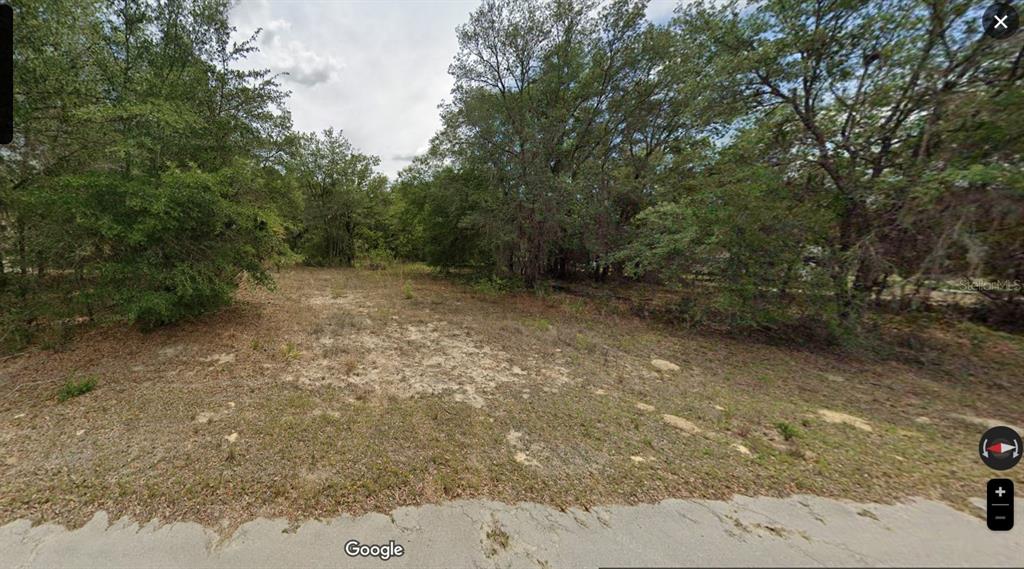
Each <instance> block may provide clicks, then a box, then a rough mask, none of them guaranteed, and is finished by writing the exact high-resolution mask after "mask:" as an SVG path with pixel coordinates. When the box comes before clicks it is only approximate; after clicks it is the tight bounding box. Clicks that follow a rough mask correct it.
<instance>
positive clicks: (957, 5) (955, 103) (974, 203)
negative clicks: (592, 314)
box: [395, 0, 1024, 331]
mask: <svg viewBox="0 0 1024 569" xmlns="http://www.w3.org/2000/svg"><path fill="white" fill-rule="evenodd" d="M644 7H645V2H642V1H635V0H619V1H612V2H606V3H600V4H599V3H596V2H590V3H587V2H583V3H581V2H573V1H568V0H565V1H558V0H556V1H553V2H539V1H533V2H531V1H517V2H506V1H497V0H487V1H485V2H483V4H482V5H481V6H480V7H479V8H478V9H477V10H476V11H475V12H474V13H473V15H472V17H471V19H470V21H469V22H468V23H467V24H466V25H464V26H463V27H461V28H460V29H459V31H458V37H459V52H458V55H457V56H456V59H455V61H454V63H453V64H452V66H451V70H450V71H451V74H452V75H453V77H454V78H455V88H454V90H453V99H452V101H451V102H450V103H449V104H448V105H447V106H446V107H445V109H444V128H443V130H442V131H441V132H439V133H438V134H437V136H436V137H435V139H434V141H433V144H432V149H431V152H430V153H429V154H428V155H426V156H424V157H422V158H421V159H419V160H418V162H417V163H416V164H414V165H413V166H411V167H410V168H409V169H407V170H406V171H405V172H403V173H402V175H401V177H400V181H399V183H398V184H397V185H396V187H395V193H396V196H397V197H398V199H399V203H400V205H401V204H405V206H406V211H401V212H400V213H401V215H404V216H405V217H404V218H403V219H404V220H405V221H404V223H406V224H407V225H410V226H411V227H414V228H415V230H414V231H413V234H414V235H418V236H419V240H418V242H416V243H414V244H412V249H410V251H412V252H414V253H415V254H418V255H423V256H425V257H426V258H427V259H428V260H430V261H431V262H433V263H436V264H439V265H451V266H457V265H464V264H478V265H485V266H490V267H491V268H492V269H493V270H496V271H503V272H508V273H513V274H518V275H520V276H522V277H523V279H524V280H525V282H526V283H527V284H533V283H535V282H537V280H538V279H540V278H542V277H562V276H566V275H567V274H570V273H586V274H591V275H593V276H595V277H597V278H602V277H604V276H606V275H608V274H609V273H617V274H624V275H629V276H633V277H646V278H651V277H656V278H658V279H660V280H662V281H663V282H668V283H679V284H685V285H688V288H689V289H691V290H694V289H696V290H699V293H698V294H694V295H691V296H690V298H689V301H690V302H691V303H692V306H690V309H691V312H692V313H694V314H695V315H698V316H699V315H700V314H708V313H715V314H718V315H722V316H725V317H727V318H729V319H731V320H733V321H736V322H739V323H743V324H749V325H754V326H774V325H778V324H783V323H787V322H792V321H793V320H794V319H803V318H810V319H812V320H817V321H819V322H823V323H826V324H828V325H829V326H831V327H833V328H834V329H835V330H836V331H852V330H855V329H856V328H857V326H858V324H859V322H860V320H861V316H862V314H863V312H864V310H865V306H866V304H867V303H868V302H869V301H870V300H871V299H872V298H876V299H877V298H882V297H885V298H890V297H891V296H892V295H893V293H894V291H895V292H901V291H902V293H903V294H901V295H897V296H898V297H899V298H901V299H903V300H906V301H908V302H913V301H914V299H915V298H918V297H916V296H915V295H914V294H910V293H914V292H916V293H920V292H921V291H927V290H929V289H930V288H933V287H934V286H936V285H937V284H938V283H941V282H943V281H949V280H951V279H957V278H968V279H974V280H973V281H972V282H974V283H976V284H978V283H984V284H979V285H978V286H976V289H977V290H980V291H981V292H982V293H984V294H985V295H986V296H987V299H986V300H987V301H989V302H987V303H986V304H985V305H984V306H985V307H988V308H989V309H990V310H991V314H994V315H997V316H999V317H1002V318H1004V319H1007V320H1009V319H1014V318H1016V319H1019V318H1020V317H1021V316H1022V315H1024V306H1022V300H1024V223H1022V221H1024V217H1022V212H1024V209H1022V207H1024V192H1022V190H1024V185H1022V182H1021V176H1020V174H1021V165H1022V162H1021V141H1022V138H1021V136H1020V135H1021V127H1020V126H1019V125H1020V121H1019V120H1015V118H1014V117H1016V116H1018V115H1019V112H1020V110H1021V104H1022V102H1024V98H1022V97H1024V95H1022V90H1021V88H1020V87H1021V78H1022V77H1024V68H1022V65H1021V57H1022V53H1024V51H1022V49H1024V48H1022V41H1021V39H1020V36H1019V35H1018V36H1017V37H1016V38H1011V39H1010V40H1006V41H998V40H993V39H990V38H988V37H987V36H985V35H983V34H982V33H981V29H980V28H981V25H980V16H981V8H982V7H981V6H979V5H977V3H976V2H969V1H957V0H948V1H931V0H875V1H872V2H860V1H856V0H763V1H760V2H725V3H720V2H714V3H711V2H694V3H684V4H683V5H681V6H680V7H679V9H678V10H677V12H676V17H675V18H674V19H673V20H672V21H671V22H670V23H668V24H667V25H664V26H658V25H654V24H652V23H650V22H648V21H646V20H645V19H644V17H643V12H644ZM399 209H400V210H401V208H399ZM439 219H443V221H440V222H439ZM444 244H451V246H444Z"/></svg>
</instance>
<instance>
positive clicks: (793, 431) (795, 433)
mask: <svg viewBox="0 0 1024 569" xmlns="http://www.w3.org/2000/svg"><path fill="white" fill-rule="evenodd" d="M775 428H776V429H778V430H779V434H780V435H782V438H783V439H784V440H787V441H791V440H793V439H795V438H797V437H799V436H800V431H799V430H797V428H796V427H794V426H793V425H790V424H789V423H787V422H786V421H779V422H778V423H775Z"/></svg>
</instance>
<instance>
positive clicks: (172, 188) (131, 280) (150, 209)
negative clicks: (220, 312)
mask: <svg viewBox="0 0 1024 569" xmlns="http://www.w3.org/2000/svg"><path fill="white" fill-rule="evenodd" d="M234 182H235V180H234V178H233V173H232V172H231V171H230V170H225V171H222V172H219V173H215V174H210V173H206V172H202V171H199V170H195V169H193V170H177V169H172V170H168V171H166V172H164V173H163V174H161V175H160V176H159V177H158V178H157V179H152V178H149V177H144V176H138V177H136V178H132V179H127V180H126V179H124V178H121V177H118V176H116V175H108V174H93V175H87V176H76V177H69V178H66V179H64V180H63V184H64V185H65V186H66V188H65V190H66V193H67V194H68V196H70V198H68V201H70V202H71V203H72V204H73V205H72V207H74V208H75V210H76V211H75V216H76V218H77V224H76V225H77V229H76V230H77V231H79V232H80V233H81V234H82V235H81V241H82V242H83V243H89V244H90V246H91V247H92V248H93V249H94V250H98V251H104V252H105V253H106V254H105V255H104V256H102V257H100V258H98V259H96V261H95V262H94V263H92V264H90V265H89V266H88V268H87V270H86V271H85V272H86V273H87V274H96V275H97V277H98V278H97V279H96V285H95V288H93V289H92V290H89V291H86V293H85V295H86V296H88V297H91V298H94V299H96V300H97V301H100V302H106V303H108V304H110V305H112V308H113V309H114V310H115V311H116V312H118V313H120V314H122V315H124V316H126V317H127V318H129V319H130V320H132V321H134V322H137V323H138V324H139V325H141V326H142V327H143V328H144V329H149V328H153V327H156V326H160V325H164V324H169V323H172V322H176V321H178V320H181V319H182V318H187V317H191V316H196V315H198V314H202V313H204V312H208V311H211V310H214V309H217V308H220V307H222V306H224V305H226V304H228V303H229V302H230V301H231V298H232V295H233V293H234V291H235V290H236V288H237V287H238V284H239V282H240V280H241V278H242V277H243V276H248V277H249V278H250V279H252V280H253V281H255V282H257V283H260V284H270V282H271V278H270V275H269V274H268V273H267V271H266V270H265V268H264V261H266V260H267V259H269V258H271V257H272V256H273V255H275V254H277V253H279V252H280V251H281V250H282V248H283V247H282V245H281V241H280V239H279V238H278V236H276V235H275V234H274V232H273V231H272V230H271V224H270V222H269V221H268V216H267V215H265V212H264V211H262V210H261V209H259V208H258V207H256V206H253V205H249V204H247V203H245V202H244V201H243V200H241V199H239V197H238V196H237V195H236V192H235V187H234Z"/></svg>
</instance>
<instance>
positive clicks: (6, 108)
mask: <svg viewBox="0 0 1024 569" xmlns="http://www.w3.org/2000/svg"><path fill="white" fill-rule="evenodd" d="M12 140H14V9H13V8H11V7H10V6H8V5H7V4H0V144H10V143H11V141H12Z"/></svg>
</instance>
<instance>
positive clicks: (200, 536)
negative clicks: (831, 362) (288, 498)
mask: <svg viewBox="0 0 1024 569" xmlns="http://www.w3.org/2000/svg"><path fill="white" fill-rule="evenodd" d="M351 540H357V541H358V542H360V543H362V544H364V545H366V544H387V543H389V542H390V541H392V540H393V541H394V542H395V543H396V545H401V546H402V548H403V550H404V551H403V555H402V556H401V557H397V556H396V557H391V558H390V559H388V560H387V561H383V560H381V559H380V558H378V557H372V558H365V557H350V556H348V555H347V554H346V553H345V544H346V542H349V541H351ZM353 547H354V546H353ZM1022 564H1024V533H1022V530H1021V528H1019V527H1018V528H1016V529H1014V530H1013V531H1011V532H1007V533H994V532H990V531H988V529H986V527H985V524H984V522H983V521H982V520H980V519H978V518H975V517H972V516H970V515H967V514H964V513H962V512H959V511H956V510H953V509H952V508H950V507H949V506H947V505H945V504H940V503H936V502H929V501H912V502H908V503H905V504H900V505H891V506H886V505H877V504H856V503H852V502H845V501H836V500H828V499H823V498H817V497H812V496H795V497H791V498H786V499H773V498H743V497H740V498H736V499H734V500H732V501H729V502H714V501H700V500H694V501H689V500H685V501H684V500H667V501H665V502H661V503H659V504H652V505H642V506H611V507H601V508H595V509H593V510H591V511H587V512H585V511H581V510H569V511H567V512H560V511H558V510H556V509H553V508H550V507H547V506H541V505H537V504H519V505H515V506H510V505H505V504H499V503H495V502H485V501H458V502H451V503H446V504H442V505H436V506H422V507H414V508H401V509H398V510H395V511H394V512H392V513H391V514H390V515H383V514H369V515H365V516H359V517H348V516H343V517H339V518H336V519H332V520H329V521H325V522H319V521H309V522H305V523H303V524H301V525H300V526H299V527H298V528H297V529H294V528H293V530H289V529H288V523H287V522H286V521H284V520H255V521H252V522H249V523H247V524H245V525H243V526H242V527H241V528H240V529H238V531H237V532H235V533H234V534H233V535H231V536H227V537H225V538H224V539H223V540H222V539H220V538H219V537H218V535H217V534H216V533H215V532H213V531H211V530H209V529H206V528H204V527H202V526H200V525H197V524H193V523H175V524H170V525H163V526H160V525H158V524H156V523H150V524H148V525H145V526H142V527H139V526H138V525H136V524H133V523H129V522H127V521H119V522H115V523H113V524H109V523H108V520H107V517H106V515H105V514H103V513H99V514H97V515H96V516H95V517H94V518H93V520H92V521H91V522H89V523H88V524H86V525H85V526H84V527H82V528H80V529H77V530H73V531H68V530H66V529H64V528H62V527H59V526H53V525H40V526H36V527H32V526H31V524H30V523H29V522H28V521H16V522H13V523H10V524H8V525H5V526H3V527H0V567H2V568H8V567H11V568H14V567H19V568H20V567H47V568H49V567H104V568H110V567H132V568H138V567H239V568H246V569H249V568H255V567H387V568H389V569H390V568H397V567H487V568H489V567H495V568H497V567H530V568H536V567H553V568H559V567H642V566H648V567H649V566H658V567H672V566H695V565H716V566H723V565H725V566H735V565H743V566H761V567H763V566H769V565H788V566H792V565H807V566H811V565H845V566H850V565H870V566H875V565H925V566H947V565H957V566H965V565H968V566H989V567H991V566H1018V567H1019V566H1021V565H1022Z"/></svg>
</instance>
